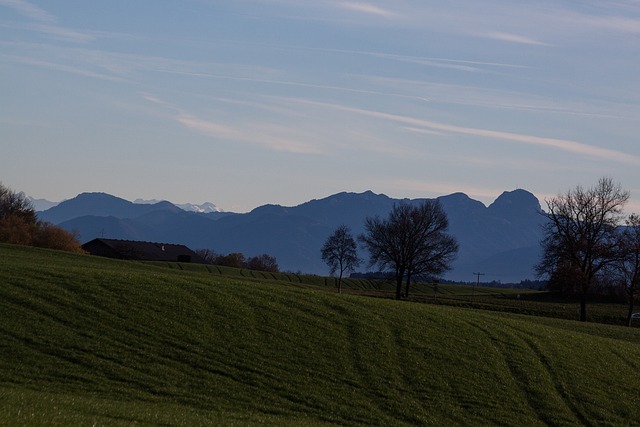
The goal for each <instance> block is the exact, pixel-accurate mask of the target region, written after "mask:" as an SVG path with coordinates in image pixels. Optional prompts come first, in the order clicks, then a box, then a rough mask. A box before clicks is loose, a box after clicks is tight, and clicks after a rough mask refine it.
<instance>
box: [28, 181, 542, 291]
mask: <svg viewBox="0 0 640 427" xmlns="http://www.w3.org/2000/svg"><path fill="white" fill-rule="evenodd" d="M422 200H425V199H393V198H390V197H387V196H386V195H384V194H375V193H373V192H371V191H367V192H364V193H347V192H343V193H338V194H334V195H332V196H329V197H326V198H323V199H314V200H310V201H308V202H306V203H303V204H300V205H298V206H293V207H285V206H280V205H264V206H260V207H258V208H256V209H254V210H252V211H251V212H248V213H232V212H221V211H219V210H215V209H211V210H209V211H200V212H198V211H186V210H184V209H182V208H180V207H178V206H176V205H174V204H172V203H170V202H168V201H160V202H156V201H150V202H148V203H134V202H130V201H127V200H124V199H121V198H119V197H116V196H112V195H109V194H105V193H82V194H79V195H78V196H76V197H74V198H73V199H69V200H65V201H63V202H61V203H59V204H58V205H56V206H53V207H51V208H49V209H46V210H43V211H39V212H38V216H39V218H40V219H41V220H44V221H49V222H52V223H54V224H58V225H60V226H61V227H63V228H65V229H67V230H70V231H76V232H78V233H79V236H80V240H81V241H82V242H83V243H84V242H87V241H89V240H92V239H94V238H96V237H106V238H111V239H128V240H144V241H153V242H163V243H180V244H185V245H187V246H189V247H191V248H192V249H204V248H207V249H213V250H214V251H216V252H217V253H221V254H227V253H230V252H242V253H244V254H245V255H246V256H255V255H260V254H263V253H267V254H269V255H273V256H275V257H276V259H277V261H278V263H279V265H280V268H281V270H283V271H300V272H304V273H311V274H322V275H325V274H327V272H328V268H327V266H326V265H325V264H324V263H323V262H322V260H321V257H320V249H321V247H322V245H323V243H324V241H325V240H326V239H327V237H328V236H329V235H330V234H331V233H332V232H333V231H334V230H335V229H336V228H337V227H338V226H339V225H341V224H345V225H347V226H348V227H350V229H351V231H352V233H353V235H354V236H357V235H359V234H360V233H362V232H363V225H364V219H365V218H366V217H368V216H376V215H377V216H380V217H385V216H386V215H387V214H388V213H389V211H390V210H391V209H392V208H393V206H394V205H396V204H398V203H400V202H404V203H419V202H421V201H422ZM438 200H439V201H440V203H441V204H442V207H443V208H444V210H445V211H446V213H447V215H448V218H449V232H450V234H452V235H453V236H455V237H456V239H457V240H458V243H459V245H460V251H459V253H458V257H457V259H456V261H455V262H454V264H453V268H452V270H451V271H450V272H449V273H447V274H446V275H445V277H444V278H446V279H449V280H456V281H465V282H469V281H473V280H475V279H474V278H475V277H476V276H474V274H476V273H483V276H482V279H483V281H498V282H503V283H510V282H520V281H521V280H526V279H533V278H534V271H533V266H534V265H535V263H536V262H537V261H538V259H539V256H540V245H539V242H540V239H541V237H542V227H541V226H542V225H543V224H544V221H545V216H544V215H542V213H543V212H542V209H541V207H540V202H539V201H538V199H537V198H536V197H535V196H534V195H533V194H531V193H530V192H528V191H526V190H522V189H517V190H514V191H505V192H504V193H502V195H500V196H499V197H498V198H497V199H496V200H495V201H494V202H493V203H492V204H490V205H489V206H485V205H484V204H483V203H482V202H479V201H477V200H473V199H471V198H469V197H468V196H467V195H465V194H463V193H454V194H451V195H447V196H441V197H438ZM359 255H360V256H361V257H362V258H364V259H366V258H367V254H366V253H365V252H364V250H360V254H359ZM367 267H368V266H367V264H366V262H365V263H363V265H362V266H361V268H360V270H361V271H366V270H367Z"/></svg>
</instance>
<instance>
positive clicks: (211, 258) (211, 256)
mask: <svg viewBox="0 0 640 427" xmlns="http://www.w3.org/2000/svg"><path fill="white" fill-rule="evenodd" d="M196 253H197V254H198V255H200V257H201V258H202V259H203V260H205V262H206V263H207V264H214V263H215V261H216V259H217V258H218V256H219V255H218V254H217V253H216V251H214V250H213V249H208V248H205V249H196Z"/></svg>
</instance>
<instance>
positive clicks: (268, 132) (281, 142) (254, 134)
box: [176, 113, 321, 154]
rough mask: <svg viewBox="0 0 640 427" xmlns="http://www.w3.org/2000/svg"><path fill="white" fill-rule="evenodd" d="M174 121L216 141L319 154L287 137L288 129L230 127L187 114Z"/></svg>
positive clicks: (251, 125) (254, 124) (257, 124)
mask: <svg viewBox="0 0 640 427" xmlns="http://www.w3.org/2000/svg"><path fill="white" fill-rule="evenodd" d="M176 120H177V121H178V122H179V123H181V124H182V125H183V126H185V127H186V128H187V129H190V130H192V131H196V132H199V133H201V134H204V135H207V136H210V137H214V138H216V139H222V140H228V141H236V142H243V143H249V144H252V145H256V146H260V147H262V148H265V149H268V150H272V151H280V152H288V153H295V154H319V153H320V152H321V150H319V149H318V147H316V146H314V145H312V144H308V143H305V142H303V141H301V140H298V139H297V138H295V136H292V135H287V134H288V133H289V132H290V130H289V129H288V128H283V127H279V126H276V125H273V124H259V123H250V124H243V125H241V126H236V127H232V126H229V125H227V124H222V123H219V122H216V121H213V120H204V119H201V118H198V117H195V116H192V115H189V114H184V113H182V114H180V115H178V116H177V117H176Z"/></svg>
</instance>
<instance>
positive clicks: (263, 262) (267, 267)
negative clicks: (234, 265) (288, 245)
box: [247, 254, 280, 273]
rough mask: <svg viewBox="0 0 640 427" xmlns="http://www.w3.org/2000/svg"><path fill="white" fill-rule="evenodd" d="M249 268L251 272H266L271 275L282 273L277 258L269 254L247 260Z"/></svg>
mask: <svg viewBox="0 0 640 427" xmlns="http://www.w3.org/2000/svg"><path fill="white" fill-rule="evenodd" d="M247 268H248V269H249V270H258V271H266V272H269V273H278V272H279V271H280V267H279V266H278V261H276V257H274V256H272V255H269V254H262V255H258V256H254V257H250V258H249V259H248V260H247Z"/></svg>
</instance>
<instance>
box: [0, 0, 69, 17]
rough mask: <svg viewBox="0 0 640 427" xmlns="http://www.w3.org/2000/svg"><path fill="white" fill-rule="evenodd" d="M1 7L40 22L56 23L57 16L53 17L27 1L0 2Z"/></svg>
mask: <svg viewBox="0 0 640 427" xmlns="http://www.w3.org/2000/svg"><path fill="white" fill-rule="evenodd" d="M0 6H6V7H10V8H12V9H13V10H15V11H16V12H18V13H20V14H21V15H23V16H25V17H27V18H29V19H31V20H34V21H39V22H49V23H53V22H56V21H57V19H56V18H55V16H53V15H51V14H50V13H49V12H47V11H45V10H44V9H41V8H39V7H38V6H36V5H34V4H31V3H29V2H27V1H25V0H0Z"/></svg>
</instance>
